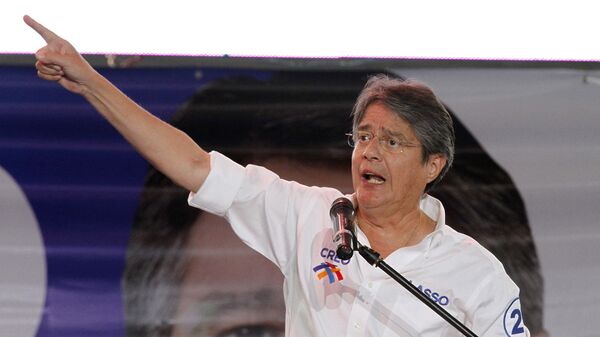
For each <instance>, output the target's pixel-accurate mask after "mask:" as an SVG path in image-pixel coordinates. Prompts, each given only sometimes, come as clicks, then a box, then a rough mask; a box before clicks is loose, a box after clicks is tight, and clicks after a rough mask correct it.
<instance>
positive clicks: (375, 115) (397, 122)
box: [356, 102, 414, 135]
mask: <svg viewBox="0 0 600 337" xmlns="http://www.w3.org/2000/svg"><path fill="white" fill-rule="evenodd" d="M356 128H357V129H358V130H368V131H374V130H383V131H386V132H389V133H392V134H397V133H399V134H404V135H409V134H414V132H413V130H412V127H411V125H410V124H409V123H408V122H407V121H406V120H405V119H403V118H402V117H400V116H399V115H398V114H397V113H395V112H394V111H393V110H392V109H390V108H389V107H387V106H386V105H385V104H383V103H380V102H375V103H372V104H370V105H369V106H368V107H367V109H366V110H365V113H364V115H363V117H362V119H361V120H360V121H359V122H358V125H356Z"/></svg>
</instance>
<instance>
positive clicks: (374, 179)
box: [365, 174, 384, 185]
mask: <svg viewBox="0 0 600 337" xmlns="http://www.w3.org/2000/svg"><path fill="white" fill-rule="evenodd" d="M365 178H367V182H369V183H370V184H377V185H381V184H383V182H384V180H383V179H382V178H381V177H377V176H374V175H372V174H366V175H365Z"/></svg>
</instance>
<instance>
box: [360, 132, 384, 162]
mask: <svg viewBox="0 0 600 337" xmlns="http://www.w3.org/2000/svg"><path fill="white" fill-rule="evenodd" d="M363 157H364V158H365V159H368V160H379V159H381V146H380V144H379V138H376V137H374V138H373V139H371V141H370V142H369V143H368V144H367V145H366V146H365V148H364V151H363Z"/></svg>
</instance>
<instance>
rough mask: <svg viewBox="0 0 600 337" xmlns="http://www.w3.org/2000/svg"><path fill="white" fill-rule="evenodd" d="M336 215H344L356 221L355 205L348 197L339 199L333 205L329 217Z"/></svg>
mask: <svg viewBox="0 0 600 337" xmlns="http://www.w3.org/2000/svg"><path fill="white" fill-rule="evenodd" d="M336 214H344V216H346V218H348V219H351V220H354V205H353V204H352V201H350V199H348V198H346V197H339V198H337V199H335V200H334V201H333V203H332V204H331V209H330V210H329V216H331V217H334V216H335V215H336Z"/></svg>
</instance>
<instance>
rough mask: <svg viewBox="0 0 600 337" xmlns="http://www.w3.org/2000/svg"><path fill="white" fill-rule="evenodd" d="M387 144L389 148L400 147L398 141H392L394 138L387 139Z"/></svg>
mask: <svg viewBox="0 0 600 337" xmlns="http://www.w3.org/2000/svg"><path fill="white" fill-rule="evenodd" d="M387 143H388V145H389V146H390V147H398V146H400V145H401V144H400V141H399V140H397V139H394V138H390V139H388V141H387Z"/></svg>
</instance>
